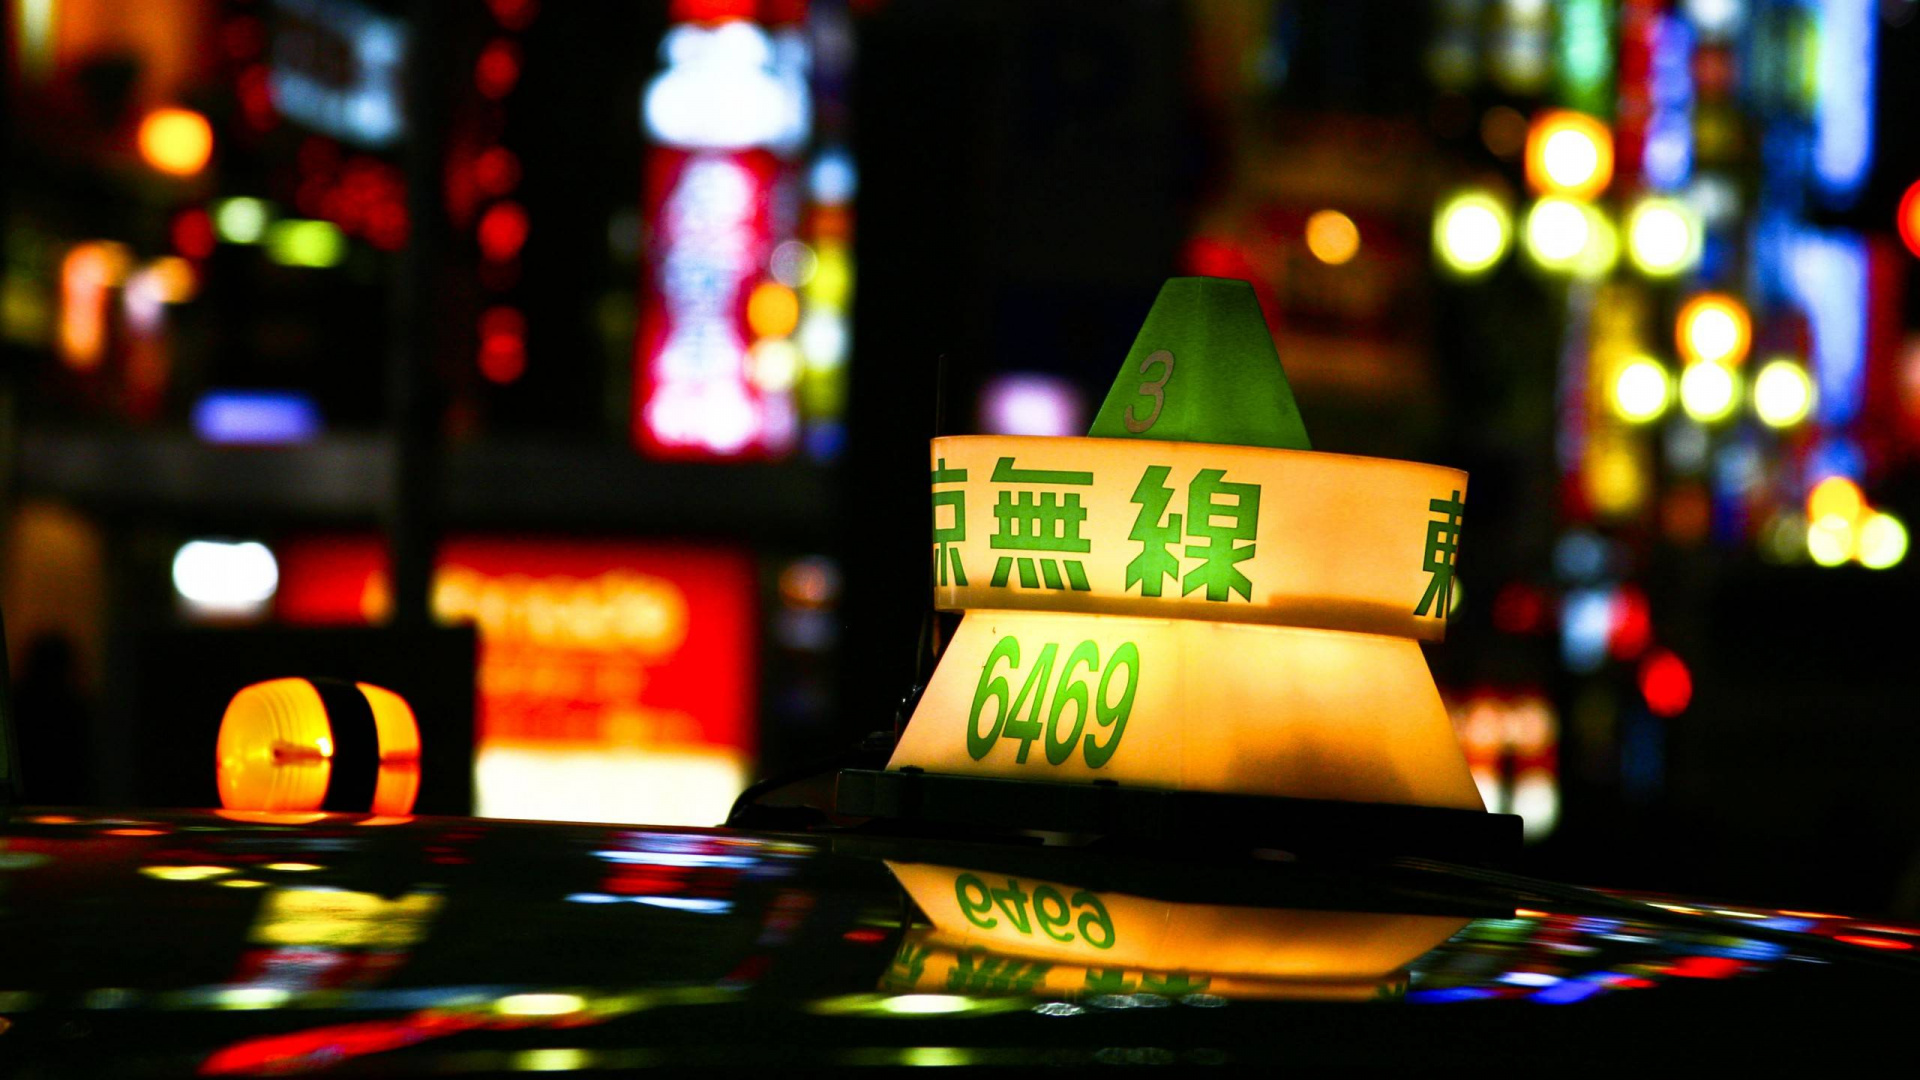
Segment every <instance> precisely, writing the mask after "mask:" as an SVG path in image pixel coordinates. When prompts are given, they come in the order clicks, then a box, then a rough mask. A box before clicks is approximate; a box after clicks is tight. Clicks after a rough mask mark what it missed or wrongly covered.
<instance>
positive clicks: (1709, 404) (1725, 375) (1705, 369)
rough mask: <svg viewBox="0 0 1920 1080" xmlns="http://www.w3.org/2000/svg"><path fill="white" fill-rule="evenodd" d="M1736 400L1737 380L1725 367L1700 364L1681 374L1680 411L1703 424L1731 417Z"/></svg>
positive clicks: (1738, 394) (1736, 376)
mask: <svg viewBox="0 0 1920 1080" xmlns="http://www.w3.org/2000/svg"><path fill="white" fill-rule="evenodd" d="M1739 396H1740V382H1739V376H1738V375H1736V374H1735V373H1734V371H1733V369H1732V368H1730V367H1727V366H1726V365H1725V364H1721V363H1717V362H1712V361H1701V362H1699V363H1694V364H1689V365H1687V369H1686V370H1685V371H1683V372H1681V373H1680V407H1681V408H1682V409H1685V410H1686V413H1687V415H1688V416H1690V417H1692V418H1693V419H1695V420H1698V421H1699V422H1701V423H1703V424H1711V423H1714V422H1716V421H1719V420H1725V419H1726V418H1727V417H1729V416H1731V415H1733V410H1734V407H1735V406H1736V405H1737V404H1738V399H1739Z"/></svg>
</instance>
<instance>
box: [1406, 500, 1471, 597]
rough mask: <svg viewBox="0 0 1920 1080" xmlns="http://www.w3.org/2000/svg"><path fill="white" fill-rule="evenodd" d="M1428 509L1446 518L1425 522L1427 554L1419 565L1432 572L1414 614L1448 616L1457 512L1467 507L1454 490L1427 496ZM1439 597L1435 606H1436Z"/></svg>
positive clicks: (1457, 535) (1457, 540)
mask: <svg viewBox="0 0 1920 1080" xmlns="http://www.w3.org/2000/svg"><path fill="white" fill-rule="evenodd" d="M1427 510H1428V511H1429V512H1431V513H1435V514H1444V515H1446V520H1445V521H1429V522H1427V556H1426V564H1425V565H1424V566H1423V567H1422V569H1424V570H1426V572H1427V573H1428V574H1430V575H1431V576H1430V577H1429V578H1428V579H1427V591H1426V592H1425V593H1424V594H1422V595H1421V597H1420V606H1419V607H1416V608H1414V609H1413V613H1414V614H1415V615H1425V614H1427V613H1428V612H1430V611H1431V612H1433V617H1434V618H1436V619H1444V618H1446V617H1447V610H1448V606H1449V605H1450V604H1451V603H1452V601H1453V558H1454V553H1455V551H1457V550H1458V549H1459V547H1460V515H1461V514H1462V513H1463V512H1464V511H1465V510H1466V507H1465V506H1462V505H1461V503H1460V493H1459V492H1458V491H1456V492H1454V493H1453V495H1452V496H1451V497H1450V498H1445V499H1429V500H1427ZM1435 601H1438V602H1439V603H1438V610H1435Z"/></svg>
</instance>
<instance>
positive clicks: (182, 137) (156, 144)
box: [139, 106, 213, 176]
mask: <svg viewBox="0 0 1920 1080" xmlns="http://www.w3.org/2000/svg"><path fill="white" fill-rule="evenodd" d="M139 143H140V156H141V157H142V158H144V159H146V162H147V164H148V165H151V166H153V167H154V168H155V169H157V170H159V171H160V172H163V173H166V174H167V175H169V176H195V175H198V174H199V172H200V170H202V169H204V168H206V167H207V162H208V161H210V160H212V158H213V125H212V124H209V123H207V118H206V117H204V116H201V115H200V114H199V113H197V112H194V111H193V110H192V109H180V108H173V107H171V106H169V107H166V108H160V109H155V110H153V111H152V112H150V113H148V114H147V115H146V116H145V117H144V118H142V119H141V121H140V133H139Z"/></svg>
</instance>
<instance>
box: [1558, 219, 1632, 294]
mask: <svg viewBox="0 0 1920 1080" xmlns="http://www.w3.org/2000/svg"><path fill="white" fill-rule="evenodd" d="M1580 212H1581V214H1582V215H1584V216H1585V217H1586V219H1587V242H1586V244H1585V245H1583V246H1582V247H1581V248H1580V253H1579V254H1578V255H1575V256H1574V259H1573V264H1572V265H1571V266H1569V267H1568V269H1569V270H1571V271H1572V272H1573V276H1574V277H1577V278H1581V279H1584V280H1587V281H1599V280H1601V279H1603V278H1605V277H1606V276H1607V275H1608V274H1611V273H1613V268H1614V267H1615V266H1617V265H1619V262H1620V230H1619V229H1618V228H1616V227H1615V226H1614V224H1613V221H1612V219H1610V218H1608V217H1607V215H1606V214H1604V213H1602V212H1601V210H1600V208H1599V207H1597V206H1594V205H1593V204H1592V203H1581V204H1580Z"/></svg>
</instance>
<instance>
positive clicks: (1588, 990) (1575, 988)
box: [1529, 979, 1607, 1005]
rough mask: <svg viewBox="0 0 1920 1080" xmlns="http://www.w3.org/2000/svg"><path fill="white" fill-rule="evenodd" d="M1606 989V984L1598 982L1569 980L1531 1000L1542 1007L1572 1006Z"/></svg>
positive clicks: (1531, 997)
mask: <svg viewBox="0 0 1920 1080" xmlns="http://www.w3.org/2000/svg"><path fill="white" fill-rule="evenodd" d="M1606 988H1607V987H1606V984H1605V983H1602V982H1600V981H1598V980H1586V979H1581V980H1577V981H1575V980H1569V981H1567V982H1563V983H1560V984H1558V985H1555V986H1549V987H1547V988H1546V989H1545V990H1541V991H1539V992H1538V993H1535V994H1532V995H1530V998H1529V1000H1532V1001H1537V1002H1539V1003H1540V1004H1542V1005H1571V1004H1573V1003H1574V1002H1576V1001H1585V1000H1586V999H1587V998H1590V997H1592V996H1593V995H1595V994H1597V993H1599V992H1600V991H1602V990H1605V989H1606Z"/></svg>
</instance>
